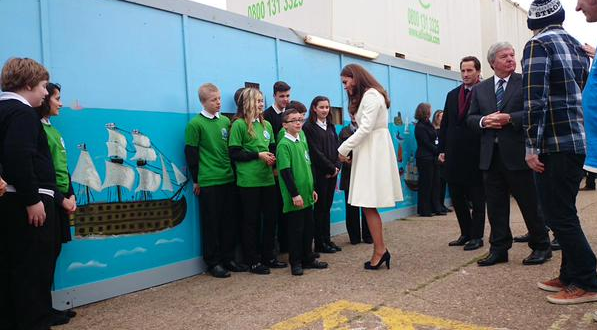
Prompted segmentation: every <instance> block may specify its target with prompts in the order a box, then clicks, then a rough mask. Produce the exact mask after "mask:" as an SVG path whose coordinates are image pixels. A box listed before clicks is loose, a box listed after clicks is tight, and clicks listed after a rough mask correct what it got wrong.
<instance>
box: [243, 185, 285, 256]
mask: <svg viewBox="0 0 597 330" xmlns="http://www.w3.org/2000/svg"><path fill="white" fill-rule="evenodd" d="M238 189H239V191H240V197H241V199H242V202H241V205H242V208H243V212H244V214H243V221H242V225H241V227H242V245H243V254H244V257H245V262H246V263H248V264H249V265H254V264H256V263H258V262H261V261H267V260H271V259H274V258H275V256H276V255H275V253H274V247H275V246H274V240H275V230H276V214H277V212H276V209H277V205H276V199H275V198H276V186H275V185H273V186H266V187H239V188H238Z"/></svg>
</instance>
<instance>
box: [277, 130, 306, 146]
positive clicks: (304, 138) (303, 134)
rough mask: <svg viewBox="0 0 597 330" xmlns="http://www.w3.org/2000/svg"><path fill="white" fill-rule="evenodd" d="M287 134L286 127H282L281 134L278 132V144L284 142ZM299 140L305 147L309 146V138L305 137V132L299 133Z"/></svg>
mask: <svg viewBox="0 0 597 330" xmlns="http://www.w3.org/2000/svg"><path fill="white" fill-rule="evenodd" d="M285 134H286V129H285V128H284V127H282V129H281V130H280V132H278V136H276V143H280V141H282V139H283V138H284V135H285ZM299 139H300V140H301V142H303V143H304V144H305V145H306V144H307V137H306V136H305V132H303V131H302V130H301V131H300V132H299Z"/></svg>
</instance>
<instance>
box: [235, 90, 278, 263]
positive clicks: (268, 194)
mask: <svg viewBox="0 0 597 330" xmlns="http://www.w3.org/2000/svg"><path fill="white" fill-rule="evenodd" d="M240 99H242V113H241V112H240V111H239V113H237V116H236V118H237V119H236V120H235V121H234V122H233V123H232V127H231V128H230V138H229V140H228V148H229V152H230V159H231V160H232V161H233V162H235V164H236V184H237V186H238V187H239V191H240V197H241V200H242V203H241V204H242V208H243V223H242V226H241V228H242V245H243V250H244V256H245V259H246V262H247V263H248V264H249V265H250V269H249V271H250V272H252V273H255V274H269V273H270V268H271V267H274V268H283V267H286V266H287V264H286V263H283V262H280V261H278V259H277V258H276V255H275V252H274V239H275V234H274V229H275V227H276V209H277V208H276V197H275V196H276V195H275V194H276V190H275V187H276V186H275V181H274V173H273V169H272V168H273V166H274V164H275V162H276V156H275V155H274V154H275V146H276V144H275V136H274V133H273V130H272V126H271V125H270V123H269V122H267V121H266V120H264V119H263V108H264V101H263V94H262V93H261V92H260V91H259V90H258V89H255V88H246V89H245V90H244V91H243V92H242V94H241V97H240ZM259 237H261V242H260V241H259ZM259 243H261V244H259ZM258 246H260V247H261V251H258V249H257V247H258Z"/></svg>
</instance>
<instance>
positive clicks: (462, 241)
mask: <svg viewBox="0 0 597 330" xmlns="http://www.w3.org/2000/svg"><path fill="white" fill-rule="evenodd" d="M468 241H469V238H468V236H462V235H461V236H460V237H458V239H456V240H455V241H452V242H450V243H448V246H463V245H464V244H466V242H468Z"/></svg>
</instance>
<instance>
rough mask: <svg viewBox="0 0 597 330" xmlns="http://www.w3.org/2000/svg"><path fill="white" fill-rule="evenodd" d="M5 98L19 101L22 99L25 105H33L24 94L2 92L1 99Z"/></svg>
mask: <svg viewBox="0 0 597 330" xmlns="http://www.w3.org/2000/svg"><path fill="white" fill-rule="evenodd" d="M5 100H17V101H20V102H21V103H23V104H24V105H28V106H30V107H31V104H29V101H27V100H26V99H25V98H24V97H23V96H22V95H20V94H17V93H13V92H2V93H0V101H5Z"/></svg>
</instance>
